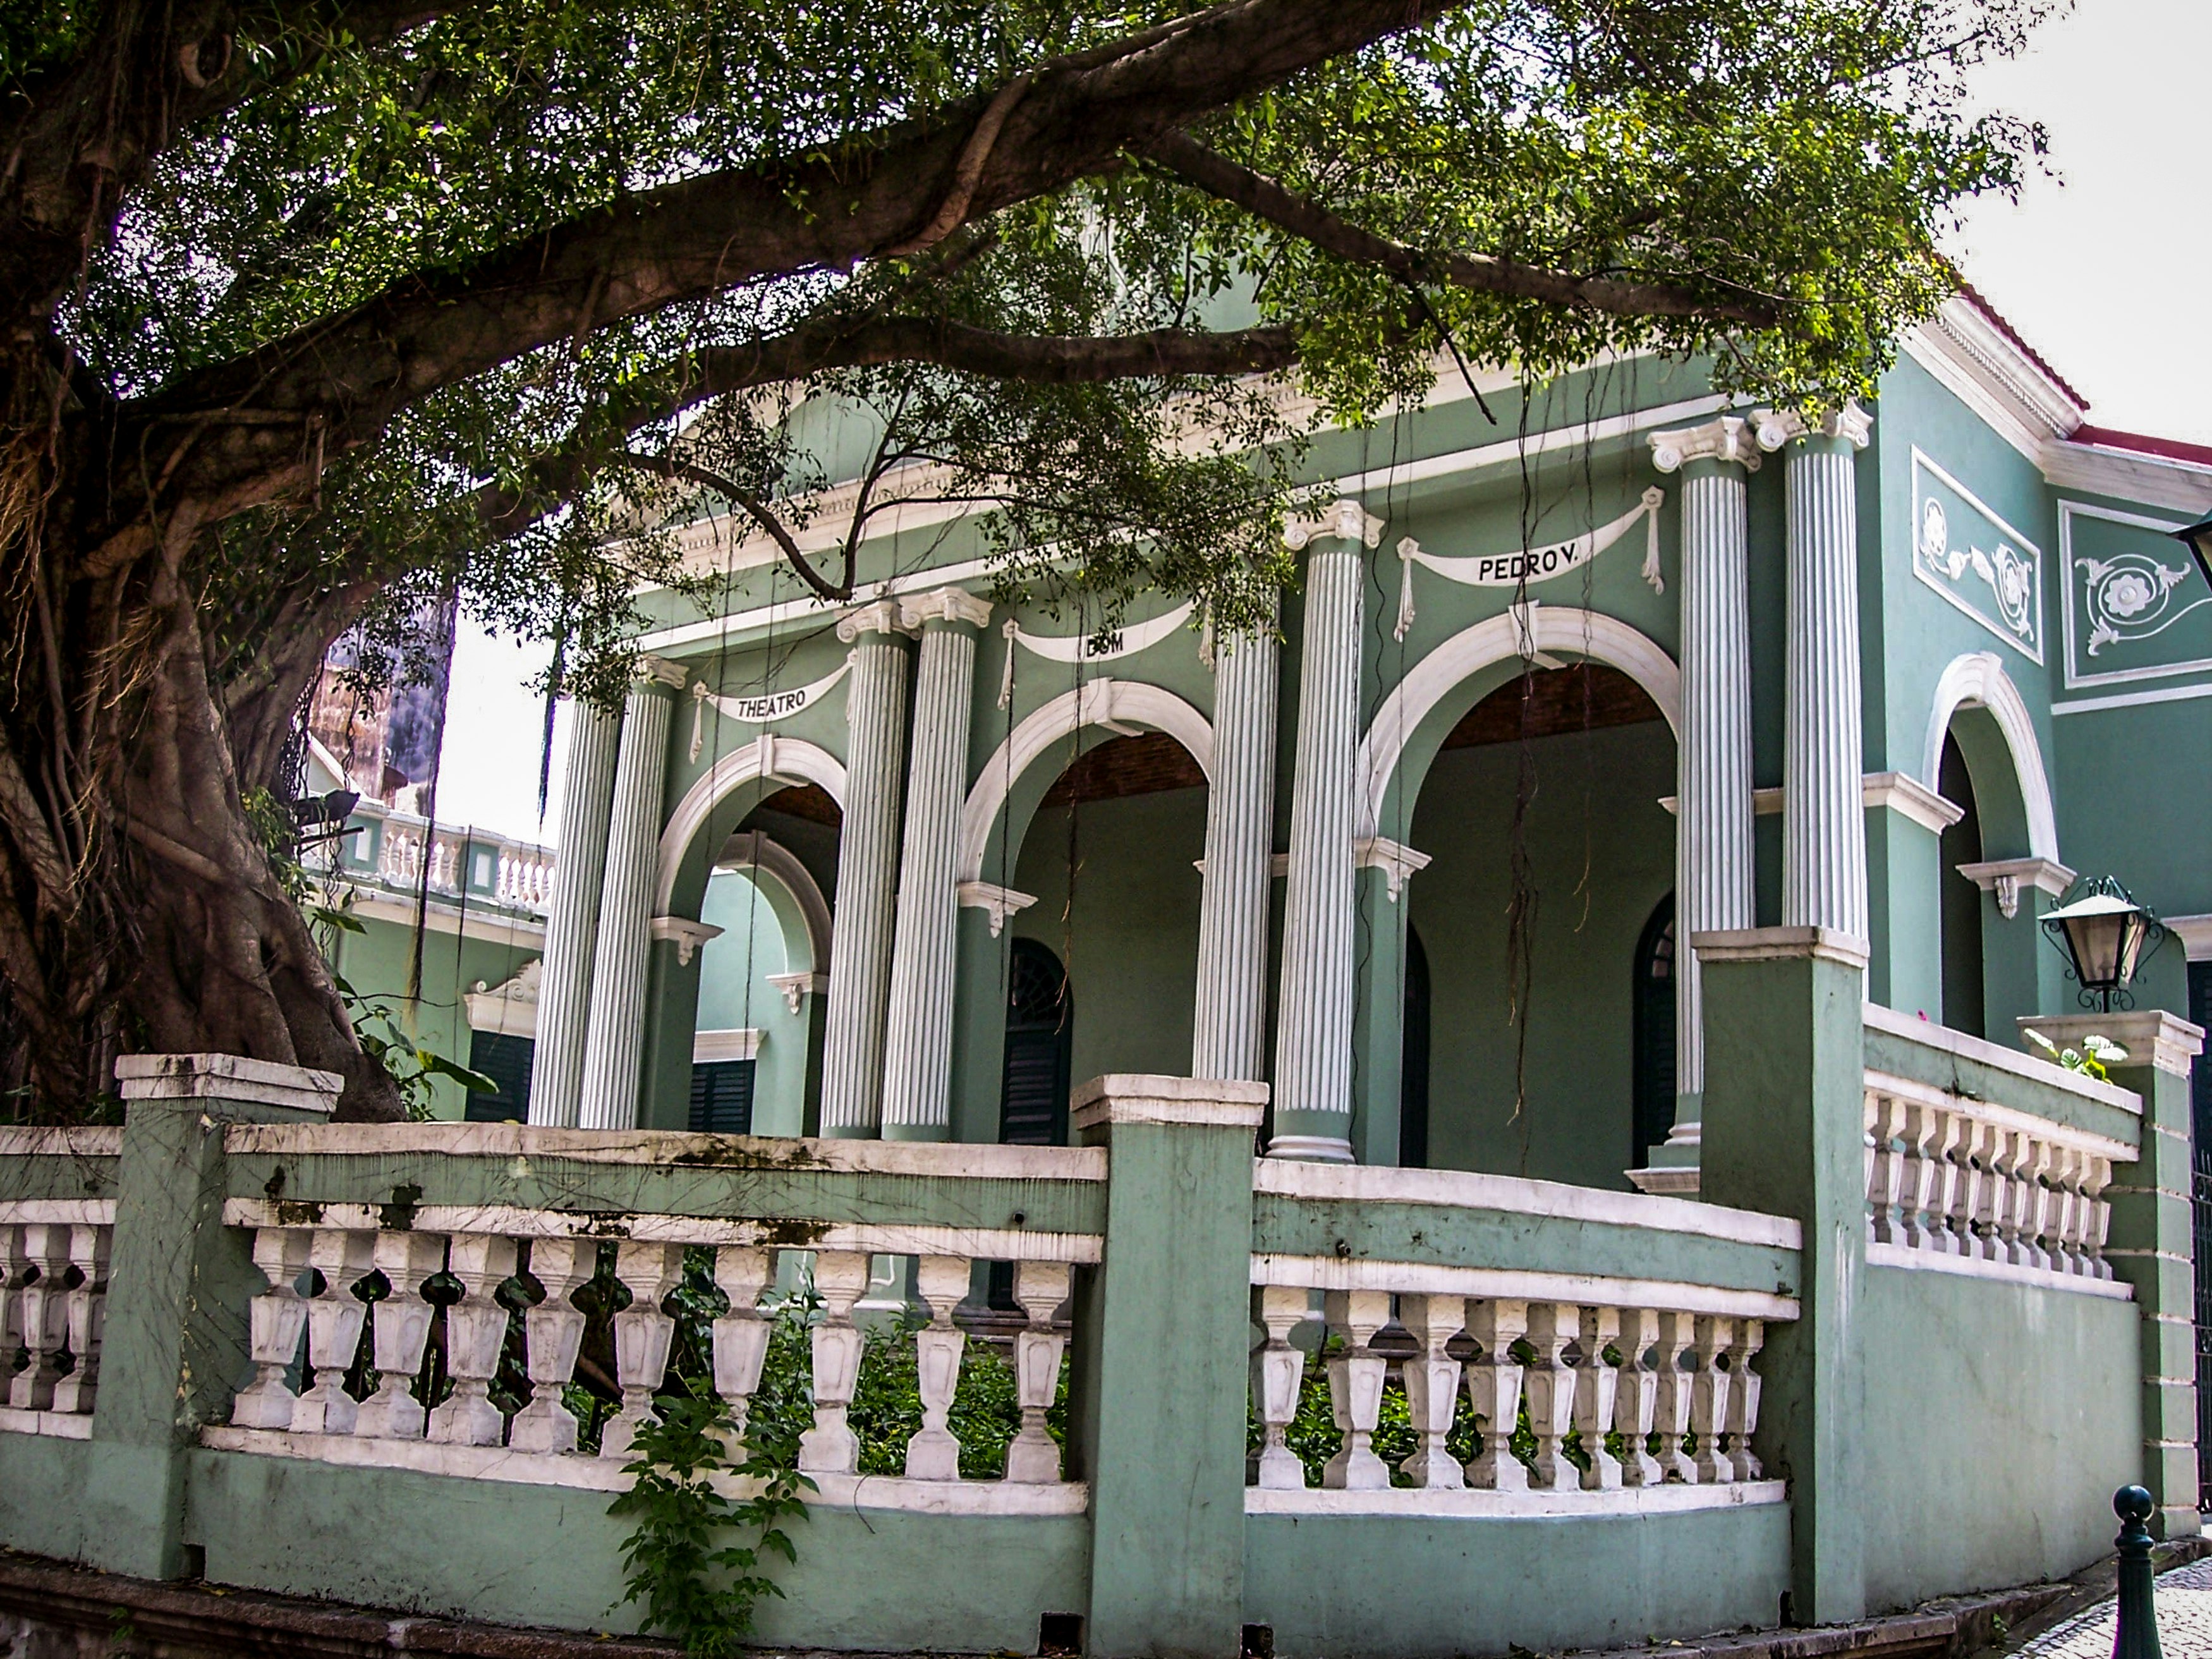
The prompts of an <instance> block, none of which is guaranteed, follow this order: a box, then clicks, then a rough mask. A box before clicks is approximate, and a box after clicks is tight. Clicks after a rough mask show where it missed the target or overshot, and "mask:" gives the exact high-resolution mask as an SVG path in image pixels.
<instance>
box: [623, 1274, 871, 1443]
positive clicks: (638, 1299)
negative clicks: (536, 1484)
mask: <svg viewBox="0 0 2212 1659" xmlns="http://www.w3.org/2000/svg"><path fill="white" fill-rule="evenodd" d="M615 1277H616V1278H617V1279H620V1280H621V1281H622V1282H623V1285H627V1286H628V1287H629V1296H630V1302H629V1306H628V1307H627V1308H624V1309H623V1310H622V1311H621V1312H620V1313H618V1314H617V1315H616V1316H615V1320H614V1325H615V1381H616V1382H617V1383H619V1384H621V1386H622V1409H621V1410H620V1411H619V1412H617V1413H615V1414H614V1415H613V1416H612V1417H611V1418H609V1419H607V1421H606V1425H605V1427H603V1428H602V1429H601V1430H600V1431H599V1455H600V1456H602V1457H627V1456H629V1449H630V1443H631V1442H632V1441H634V1440H635V1438H636V1437H637V1431H638V1430H639V1429H640V1428H641V1427H642V1426H643V1425H644V1423H645V1414H646V1413H647V1412H649V1411H651V1410H652V1409H653V1391H654V1390H655V1389H658V1388H659V1386H660V1381H661V1378H663V1377H664V1376H666V1375H667V1374H668V1349H669V1346H670V1344H671V1343H672V1342H674V1341H675V1340H676V1322H675V1321H674V1320H673V1319H671V1318H670V1317H669V1316H668V1315H666V1314H665V1313H663V1312H662V1311H661V1308H660V1304H661V1302H662V1300H663V1298H665V1297H666V1296H667V1295H668V1293H669V1292H670V1291H672V1290H674V1289H675V1288H676V1286H677V1285H678V1282H680V1281H681V1280H682V1279H683V1277H684V1249H683V1247H682V1246H681V1245H678V1244H641V1243H637V1242H636V1241H635V1240H634V1239H633V1240H626V1241H625V1242H624V1243H623V1244H622V1246H621V1247H620V1248H619V1249H617V1250H616V1252H615ZM849 1305H850V1304H848V1306H849ZM815 1387H816V1389H817V1395H816V1397H817V1399H818V1398H819V1397H820V1395H819V1389H820V1387H821V1381H820V1378H819V1377H818V1376H817V1378H816V1383H815ZM845 1397H846V1398H847V1399H848V1400H850V1399H851V1398H852V1391H851V1389H850V1388H849V1387H848V1389H847V1390H846V1395H845Z"/></svg>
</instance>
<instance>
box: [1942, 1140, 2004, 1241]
mask: <svg viewBox="0 0 2212 1659" xmlns="http://www.w3.org/2000/svg"><path fill="white" fill-rule="evenodd" d="M1995 1134H1996V1131H1995V1130H1994V1129H1993V1128H1992V1127H1991V1126H1990V1124H1989V1123H1988V1122H1987V1121H1984V1119H1981V1118H1978V1117H1967V1116H1965V1115H1961V1116H1960V1120H1959V1144H1958V1147H1957V1149H1956V1151H1955V1152H1954V1154H1953V1156H1954V1158H1956V1159H1957V1161H1958V1166H1959V1168H1958V1173H1957V1175H1956V1176H1954V1177H1953V1180H1952V1185H1951V1218H1950V1225H1951V1237H1952V1240H1953V1245H1952V1248H1953V1250H1954V1253H1955V1254H1957V1255H1961V1256H1963V1257H1965V1258H1966V1260H1967V1261H1980V1260H1981V1259H1982V1256H1983V1254H1984V1243H1983V1235H1982V1225H1983V1212H1984V1211H1985V1210H1986V1209H1987V1208H1988V1206H1989V1189H1990V1172H1989V1171H1990V1143H1991V1141H1992V1139H1994V1137H1995Z"/></svg>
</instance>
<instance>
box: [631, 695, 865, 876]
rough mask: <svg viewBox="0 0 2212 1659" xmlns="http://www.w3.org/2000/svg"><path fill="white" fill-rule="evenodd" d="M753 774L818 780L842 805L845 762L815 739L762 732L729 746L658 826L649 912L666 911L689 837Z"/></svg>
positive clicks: (789, 780)
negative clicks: (741, 745)
mask: <svg viewBox="0 0 2212 1659" xmlns="http://www.w3.org/2000/svg"><path fill="white" fill-rule="evenodd" d="M756 778H768V779H770V780H772V781H780V782H786V783H812V784H818V785H819V786H821V787H822V789H823V791H824V792H825V793H827V794H828V795H829V799H832V800H834V801H836V803H837V805H839V806H840V807H841V808H842V806H843V805H845V767H844V763H843V762H842V761H840V760H839V759H838V758H837V757H836V756H835V755H833V754H831V753H830V752H829V750H826V749H824V748H823V747H822V746H821V745H820V744H812V743H808V742H806V741H805V739H804V738H781V737H777V736H776V735H775V734H774V733H773V732H763V733H762V734H761V735H760V736H759V737H757V738H754V739H753V740H752V741H751V742H750V743H749V744H745V746H744V748H742V749H733V750H731V751H730V752H729V753H728V754H726V755H724V756H722V757H720V759H718V760H717V761H715V763H714V764H713V765H712V766H710V767H708V769H707V773H706V775H705V776H704V777H702V778H701V779H700V780H699V781H697V782H696V783H694V784H693V785H692V786H691V787H690V788H689V789H687V790H685V791H684V799H682V800H680V801H678V802H677V803H676V810H675V811H673V812H671V813H670V814H669V815H668V827H667V828H666V829H663V830H662V831H661V832H660V851H659V860H658V865H657V868H656V870H655V872H654V875H653V914H654V915H665V914H666V913H667V911H668V907H669V905H670V904H671V902H673V901H674V899H675V896H676V878H677V874H678V872H679V871H680V870H681V868H682V866H683V864H684V853H685V852H686V851H687V850H688V849H689V848H690V845H691V838H692V837H693V836H696V835H697V834H698V833H699V831H700V829H702V828H703V827H704V826H705V824H706V822H707V820H708V817H711V816H712V815H713V813H714V809H715V807H717V806H719V805H721V803H722V800H723V799H724V797H726V796H727V795H728V794H729V793H731V792H732V790H735V789H738V788H740V787H743V786H744V785H745V784H748V783H750V782H752V781H754V780H755V779H756Z"/></svg>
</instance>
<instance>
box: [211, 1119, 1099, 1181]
mask: <svg viewBox="0 0 2212 1659" xmlns="http://www.w3.org/2000/svg"><path fill="white" fill-rule="evenodd" d="M222 1144H223V1150H224V1151H225V1152H230V1153H234V1154H238V1155H240V1156H244V1155H247V1154H252V1153H256V1152H264V1153H270V1154H274V1155H276V1156H280V1157H292V1158H310V1157H333V1158H347V1157H351V1158H386V1157H421V1156H433V1157H439V1156H442V1157H448V1158H574V1159H575V1160H577V1161H578V1162H579V1163H584V1164H647V1165H651V1166H655V1167H659V1166H664V1165H665V1166H683V1167H686V1168H690V1169H696V1170H715V1169H727V1170H830V1171H835V1172H837V1173H840V1174H853V1175H908V1176H934V1177H936V1178H938V1179H940V1180H958V1179H962V1178H963V1177H964V1178H968V1179H972V1180H979V1181H1103V1180H1105V1179H1106V1154H1105V1153H1103V1152H1098V1151H1096V1150H1094V1149H1091V1148H1088V1147H1080V1146H992V1145H988V1144H985V1145H977V1146H969V1145H965V1144H955V1143H952V1142H949V1141H927V1140H831V1139H802V1138H801V1137H799V1136H796V1135H704V1134H700V1135H695V1134H689V1133H679V1132H675V1131H670V1130H663V1129H559V1128H553V1127H549V1126H546V1125H544V1124H536V1123H233V1124H229V1125H228V1126H226V1127H225V1128H224V1130H223V1141H222Z"/></svg>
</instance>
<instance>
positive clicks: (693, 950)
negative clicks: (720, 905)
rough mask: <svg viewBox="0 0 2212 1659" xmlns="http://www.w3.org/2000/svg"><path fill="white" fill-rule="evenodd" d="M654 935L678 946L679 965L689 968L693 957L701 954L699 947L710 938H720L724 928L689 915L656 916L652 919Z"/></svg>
mask: <svg viewBox="0 0 2212 1659" xmlns="http://www.w3.org/2000/svg"><path fill="white" fill-rule="evenodd" d="M652 931H653V938H654V939H659V940H662V941H664V942H666V943H671V944H673V945H675V946H676V960H677V963H678V965H679V966H681V967H685V968H689V967H690V965H691V958H692V957H695V956H696V955H698V954H699V947H700V946H701V945H704V944H705V943H706V942H707V941H708V939H720V938H721V936H722V930H721V929H720V928H719V927H715V926H714V924H713V923H712V922H708V921H692V920H691V918H690V917H689V916H655V917H654V918H653V921H652Z"/></svg>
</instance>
